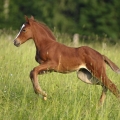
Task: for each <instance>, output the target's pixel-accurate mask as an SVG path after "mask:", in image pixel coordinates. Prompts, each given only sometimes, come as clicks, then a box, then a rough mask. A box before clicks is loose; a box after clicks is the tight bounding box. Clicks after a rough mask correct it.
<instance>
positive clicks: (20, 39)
mask: <svg viewBox="0 0 120 120" xmlns="http://www.w3.org/2000/svg"><path fill="white" fill-rule="evenodd" d="M25 19H26V23H24V24H23V25H22V27H21V29H20V31H19V33H18V35H17V36H16V38H15V40H14V45H15V46H17V47H18V46H20V45H21V44H22V43H24V42H26V41H27V40H29V39H31V38H33V34H32V31H31V26H30V21H31V20H34V17H33V16H31V18H30V19H29V18H28V17H27V16H25Z"/></svg>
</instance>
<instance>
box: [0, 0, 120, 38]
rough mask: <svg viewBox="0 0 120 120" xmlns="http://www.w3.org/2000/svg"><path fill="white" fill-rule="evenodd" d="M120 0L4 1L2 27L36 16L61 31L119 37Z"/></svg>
mask: <svg viewBox="0 0 120 120" xmlns="http://www.w3.org/2000/svg"><path fill="white" fill-rule="evenodd" d="M119 6H120V0H30V1H28V0H17V1H16V0H1V1H0V11H1V14H0V29H3V28H5V29H9V28H12V29H13V30H14V29H18V28H20V26H21V25H22V24H23V21H24V15H27V16H29V17H30V16H31V15H33V16H34V17H35V18H36V19H37V20H39V21H42V22H44V23H46V24H47V25H48V26H49V27H50V28H51V29H52V30H54V29H56V30H57V31H58V32H60V33H68V34H74V33H78V34H80V35H82V36H83V35H85V36H94V35H99V36H101V37H102V36H107V37H109V38H112V39H114V40H119V39H120V12H119V11H120V7H119Z"/></svg>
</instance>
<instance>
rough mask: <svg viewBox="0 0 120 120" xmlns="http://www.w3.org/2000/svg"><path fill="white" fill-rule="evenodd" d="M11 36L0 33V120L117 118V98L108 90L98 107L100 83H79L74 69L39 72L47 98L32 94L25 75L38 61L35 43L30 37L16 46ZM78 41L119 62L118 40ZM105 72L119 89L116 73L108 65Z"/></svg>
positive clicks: (119, 111) (119, 108) (119, 114)
mask: <svg viewBox="0 0 120 120" xmlns="http://www.w3.org/2000/svg"><path fill="white" fill-rule="evenodd" d="M16 34H17V33H16ZM14 38H15V36H14V35H10V34H9V35H8V34H1V35H0V120H119V119H120V101H119V100H117V99H116V98H115V96H114V95H113V94H111V92H109V91H108V93H107V99H106V101H105V103H104V105H103V106H101V107H98V100H99V97H100V95H101V90H102V89H101V86H94V85H93V86H92V85H88V84H85V83H83V82H82V81H80V80H79V79H78V78H77V76H76V72H73V73H69V74H60V73H49V74H45V75H40V76H39V83H40V85H41V87H42V88H43V90H45V91H46V92H47V94H48V99H47V100H46V101H44V100H43V99H42V98H41V97H40V96H38V95H36V94H35V93H34V91H33V87H32V84H31V81H30V78H29V72H30V71H31V70H32V69H33V67H35V66H37V65H38V63H36V61H35V46H34V44H33V42H32V40H30V41H28V42H26V43H25V44H23V45H22V46H20V47H19V48H17V47H15V46H14V45H13V39H14ZM61 39H63V40H64V41H65V39H67V38H64V37H63V38H61ZM68 45H70V43H68ZM81 45H88V46H90V47H92V48H94V49H96V50H97V51H99V52H100V53H102V54H105V55H106V56H108V57H109V58H110V59H111V60H112V61H114V62H115V63H116V64H117V65H118V66H120V54H119V51H120V47H119V44H116V45H108V44H106V45H105V46H103V45H102V43H93V44H85V43H84V42H83V43H80V45H79V46H81ZM98 64H99V63H98ZM107 75H108V76H109V78H110V79H111V80H112V81H113V82H114V83H115V84H116V85H117V86H118V88H119V89H120V75H118V74H116V73H114V72H113V71H112V70H111V69H110V68H109V67H107Z"/></svg>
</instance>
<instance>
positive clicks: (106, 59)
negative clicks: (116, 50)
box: [103, 55, 120, 73]
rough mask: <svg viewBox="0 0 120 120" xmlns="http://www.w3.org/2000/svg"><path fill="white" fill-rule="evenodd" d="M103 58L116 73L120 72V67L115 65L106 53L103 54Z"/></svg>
mask: <svg viewBox="0 0 120 120" xmlns="http://www.w3.org/2000/svg"><path fill="white" fill-rule="evenodd" d="M103 59H104V61H105V63H106V64H107V65H109V66H110V67H111V69H112V70H113V71H114V72H116V73H120V68H119V67H118V66H117V65H115V63H113V62H112V61H111V60H110V59H108V58H107V57H106V56H105V55H103Z"/></svg>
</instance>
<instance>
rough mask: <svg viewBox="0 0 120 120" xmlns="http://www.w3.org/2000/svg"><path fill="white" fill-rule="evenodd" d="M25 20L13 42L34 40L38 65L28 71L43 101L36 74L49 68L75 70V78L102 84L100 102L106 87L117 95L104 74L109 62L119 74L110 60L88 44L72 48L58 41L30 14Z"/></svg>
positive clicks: (115, 89)
mask: <svg viewBox="0 0 120 120" xmlns="http://www.w3.org/2000/svg"><path fill="white" fill-rule="evenodd" d="M25 20H26V22H25V23H24V24H23V26H22V28H21V30H20V32H19V33H18V35H17V37H16V38H15V40H14V45H15V46H17V47H18V46H20V45H21V44H23V43H24V42H26V41H27V40H29V39H33V41H34V43H35V46H36V56H35V59H36V61H37V62H38V63H39V64H40V65H39V66H37V67H35V68H34V69H33V70H32V71H31V72H30V78H31V81H32V84H33V88H34V91H35V93H37V94H41V95H42V96H43V98H44V100H46V99H47V94H46V93H45V92H44V91H43V90H42V89H41V87H40V85H39V82H38V77H37V75H38V74H43V73H45V72H52V71H54V72H60V73H68V72H73V71H77V76H78V78H79V79H80V80H82V81H83V82H85V83H88V84H92V85H101V86H102V88H103V90H102V94H101V97H100V101H99V103H100V104H101V105H102V104H103V102H104V100H105V97H106V92H107V90H108V89H109V90H110V91H111V92H112V93H113V94H114V95H115V96H116V97H117V98H120V93H119V90H118V88H117V87H116V85H115V84H114V83H113V82H112V81H111V80H110V79H109V78H108V77H107V75H106V69H105V64H107V65H109V66H110V67H111V69H112V70H113V71H114V72H117V73H120V69H119V68H118V67H117V66H116V65H115V64H114V63H113V62H112V61H111V60H110V59H108V58H107V57H106V56H105V55H101V54H100V53H99V52H97V51H95V50H94V49H92V48H90V47H87V46H82V47H78V48H72V47H68V46H65V45H63V44H61V43H59V42H57V41H56V38H55V37H54V35H53V34H52V32H51V30H50V29H49V28H48V27H47V26H46V25H44V24H42V23H39V22H37V21H36V20H35V19H34V17H33V16H31V18H28V17H27V16H25Z"/></svg>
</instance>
